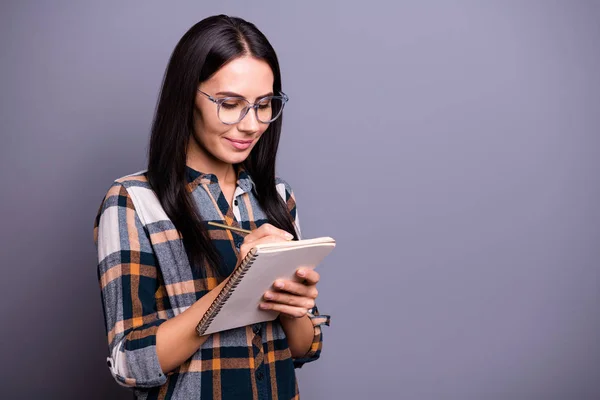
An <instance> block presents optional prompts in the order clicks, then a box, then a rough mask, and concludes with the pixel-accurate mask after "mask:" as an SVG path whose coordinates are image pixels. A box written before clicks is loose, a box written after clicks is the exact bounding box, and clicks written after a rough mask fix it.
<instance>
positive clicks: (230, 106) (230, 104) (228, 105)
mask: <svg viewBox="0 0 600 400" xmlns="http://www.w3.org/2000/svg"><path fill="white" fill-rule="evenodd" d="M238 105H239V104H238V103H237V102H234V103H228V102H225V103H221V107H223V108H226V109H228V110H231V109H234V108H236V107H237V106H238Z"/></svg>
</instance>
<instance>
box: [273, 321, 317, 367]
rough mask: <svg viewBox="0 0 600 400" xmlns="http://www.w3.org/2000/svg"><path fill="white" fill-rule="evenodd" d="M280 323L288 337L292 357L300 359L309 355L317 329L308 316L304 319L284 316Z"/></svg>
mask: <svg viewBox="0 0 600 400" xmlns="http://www.w3.org/2000/svg"><path fill="white" fill-rule="evenodd" d="M279 321H280V322H281V327H282V328H283V331H284V332H285V336H286V337H287V341H288V346H289V348H290V351H291V352H292V357H294V358H300V357H302V356H304V355H305V354H306V353H308V352H309V350H310V346H311V345H312V342H313V338H314V336H315V329H314V327H313V324H312V321H311V320H310V318H309V317H308V315H305V316H304V317H302V318H290V317H284V316H282V317H280V318H279Z"/></svg>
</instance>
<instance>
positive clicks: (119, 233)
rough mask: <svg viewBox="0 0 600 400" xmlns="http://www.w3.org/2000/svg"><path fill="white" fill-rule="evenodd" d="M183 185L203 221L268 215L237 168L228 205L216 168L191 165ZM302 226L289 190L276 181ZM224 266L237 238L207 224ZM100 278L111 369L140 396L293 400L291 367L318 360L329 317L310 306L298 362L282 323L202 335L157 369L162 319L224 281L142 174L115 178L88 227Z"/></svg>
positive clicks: (249, 223) (232, 261)
mask: <svg viewBox="0 0 600 400" xmlns="http://www.w3.org/2000/svg"><path fill="white" fill-rule="evenodd" d="M187 175H188V190H189V191H190V192H191V194H192V196H193V198H194V200H195V203H196V205H197V206H198V209H199V211H200V214H201V216H202V218H203V220H204V221H215V222H220V223H225V224H228V225H232V226H238V227H242V228H245V229H255V228H257V227H259V226H260V225H261V224H263V223H266V222H267V217H266V215H265V214H264V212H263V211H262V210H261V208H260V206H259V204H258V201H257V199H256V196H255V192H254V190H253V185H254V184H253V182H252V179H251V178H250V176H249V175H248V173H247V172H246V171H245V170H244V169H240V170H239V171H238V181H237V188H236V190H235V193H234V202H233V205H232V206H231V207H230V205H229V203H228V201H227V200H226V199H225V196H224V195H223V193H222V192H221V189H220V186H219V183H218V181H217V178H216V176H215V175H212V174H203V173H200V172H198V171H195V170H192V169H191V168H189V167H188V169H187ZM277 191H278V193H279V194H280V195H281V197H282V198H283V199H284V200H285V203H286V204H287V207H288V210H289V212H290V215H291V216H292V219H293V220H294V221H295V223H296V229H297V233H298V236H299V235H300V229H299V224H298V215H297V212H296V203H295V198H294V194H293V192H292V189H291V188H290V186H289V185H288V184H287V183H286V182H285V181H283V180H281V179H279V178H278V179H277ZM208 229H209V233H210V237H211V239H212V240H213V243H214V244H215V246H216V248H217V250H218V251H219V253H220V254H221V256H222V257H223V260H224V261H223V262H224V264H225V268H226V270H227V271H228V273H231V272H232V271H233V268H234V267H235V265H236V261H237V254H238V252H239V247H240V245H241V244H242V242H243V237H242V236H239V235H238V234H236V233H235V232H232V231H229V230H223V229H219V228H213V227H211V226H208ZM94 241H95V243H96V246H97V250H98V279H99V283H100V288H101V298H102V304H103V310H104V318H105V327H106V333H107V337H108V347H109V353H110V356H109V357H108V366H109V369H110V371H111V373H112V375H113V377H114V378H115V379H116V380H117V382H118V383H120V384H121V385H123V386H127V387H131V388H134V389H135V393H136V396H137V397H138V398H140V399H192V398H194V399H202V400H205V399H215V400H227V399H298V398H299V394H298V386H297V382H296V376H295V370H294V368H298V367H301V366H302V365H303V364H304V363H306V362H310V361H313V360H315V359H317V358H318V357H319V355H320V352H321V346H322V334H321V326H322V325H323V324H325V325H329V317H328V316H322V315H320V314H319V313H318V310H317V308H316V307H315V308H314V309H312V310H310V312H309V316H310V318H311V320H312V322H313V326H314V339H313V343H312V346H311V348H310V351H309V352H308V353H307V354H306V355H305V356H304V357H302V358H300V359H294V358H292V356H291V352H290V349H289V347H288V343H287V340H286V336H285V333H284V331H283V329H282V327H281V324H280V323H279V320H278V319H277V320H275V321H272V322H264V323H261V324H255V325H251V326H246V327H242V328H237V329H232V330H228V331H224V332H219V333H214V334H212V335H210V336H209V337H208V339H207V340H206V341H205V342H204V343H203V345H202V346H201V348H200V349H198V351H196V352H195V353H194V354H193V355H192V356H191V357H190V358H189V359H188V360H187V361H186V362H184V363H183V364H182V365H181V366H179V367H178V368H176V369H175V370H174V371H171V372H169V373H167V374H163V372H162V370H161V367H160V364H159V362H158V357H157V355H156V331H157V329H158V327H159V325H160V324H162V323H163V322H165V321H166V320H167V319H169V318H173V317H174V316H176V315H178V314H180V313H181V312H183V311H185V310H186V309H187V308H188V307H190V306H191V305H192V304H193V303H194V302H196V301H197V300H198V299H200V298H201V297H202V296H203V295H204V294H206V293H207V292H208V291H210V290H211V289H213V288H214V287H216V286H217V285H218V284H219V283H220V282H221V281H222V280H223V279H224V278H223V277H220V276H215V275H212V274H211V273H210V272H209V271H205V272H204V274H203V275H202V274H200V273H198V271H196V270H195V269H193V268H191V267H190V264H189V262H188V258H187V256H186V253H185V249H184V247H183V242H182V240H181V238H180V236H179V234H178V232H177V230H176V229H175V225H174V224H173V223H172V221H170V220H169V218H168V217H167V215H166V214H165V212H164V210H163V209H162V207H161V206H160V203H159V202H158V199H157V198H156V195H155V193H154V192H153V191H152V190H151V188H150V185H149V184H148V182H147V179H146V176H145V171H141V172H138V173H136V174H133V175H129V176H126V177H123V178H121V179H118V180H116V181H115V182H114V183H113V184H112V186H111V187H110V189H109V190H108V193H107V194H106V196H105V198H104V201H103V202H102V205H101V207H100V209H99V212H98V215H97V217H96V221H95V225H94Z"/></svg>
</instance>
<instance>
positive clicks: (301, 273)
mask: <svg viewBox="0 0 600 400" xmlns="http://www.w3.org/2000/svg"><path fill="white" fill-rule="evenodd" d="M298 276H302V277H304V276H306V271H305V270H303V269H301V270H299V271H298Z"/></svg>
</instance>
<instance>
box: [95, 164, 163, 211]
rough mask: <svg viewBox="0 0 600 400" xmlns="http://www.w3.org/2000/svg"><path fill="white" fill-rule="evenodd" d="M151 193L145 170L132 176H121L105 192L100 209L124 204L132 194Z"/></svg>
mask: <svg viewBox="0 0 600 400" xmlns="http://www.w3.org/2000/svg"><path fill="white" fill-rule="evenodd" d="M144 189H148V190H149V191H152V189H151V186H150V183H148V179H147V177H146V170H143V171H138V172H135V173H133V174H128V175H125V176H121V177H120V178H117V179H115V180H113V181H112V183H111V184H110V186H109V188H108V190H107V191H106V193H105V195H104V199H103V205H102V206H101V208H106V207H108V206H110V205H113V203H115V204H120V203H124V202H126V201H127V199H129V198H130V197H131V195H132V193H133V192H137V191H140V190H141V191H146V190H144Z"/></svg>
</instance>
